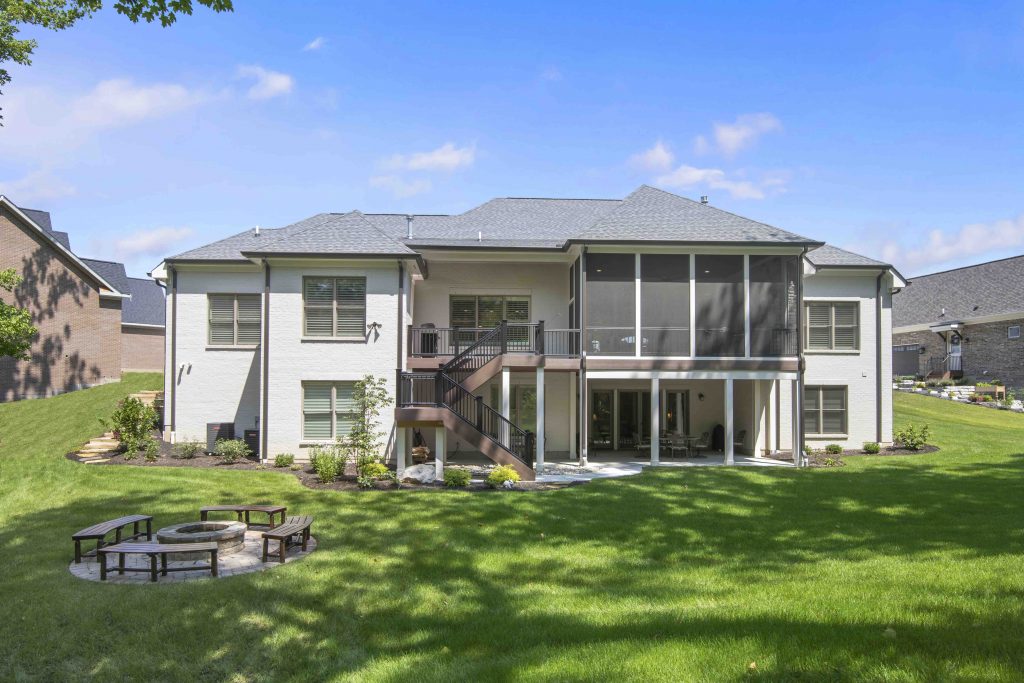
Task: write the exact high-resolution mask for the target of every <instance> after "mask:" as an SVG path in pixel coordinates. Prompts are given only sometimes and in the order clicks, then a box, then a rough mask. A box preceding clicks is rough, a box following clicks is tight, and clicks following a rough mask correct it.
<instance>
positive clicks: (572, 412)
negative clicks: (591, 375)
mask: <svg viewBox="0 0 1024 683" xmlns="http://www.w3.org/2000/svg"><path fill="white" fill-rule="evenodd" d="M577 384H578V382H577V380H576V373H575V372H570V373H569V459H570V460H575V459H576V454H577V451H576V417H577V415H576V390H577V386H576V385H577Z"/></svg>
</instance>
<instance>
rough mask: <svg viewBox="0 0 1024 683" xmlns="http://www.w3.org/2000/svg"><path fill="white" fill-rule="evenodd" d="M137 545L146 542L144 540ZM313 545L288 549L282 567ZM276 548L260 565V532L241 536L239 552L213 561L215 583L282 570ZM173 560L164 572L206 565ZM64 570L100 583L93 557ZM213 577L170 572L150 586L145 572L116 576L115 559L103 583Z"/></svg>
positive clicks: (141, 561)
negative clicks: (215, 568)
mask: <svg viewBox="0 0 1024 683" xmlns="http://www.w3.org/2000/svg"><path fill="white" fill-rule="evenodd" d="M137 542H146V541H144V540H141V539H140V541H137ZM316 547H317V542H316V539H315V538H313V537H312V536H310V537H309V544H308V546H307V549H306V550H305V551H303V550H302V547H301V546H294V547H292V548H289V549H288V554H287V555H286V556H285V564H291V563H292V562H298V561H299V560H302V559H304V558H305V557H306V556H307V555H309V554H310V553H312V552H313V551H314V550H316ZM276 548H277V542H276V541H271V542H270V550H271V558H270V560H269V561H268V562H263V560H262V557H263V530H262V529H252V530H247V531H246V532H245V541H244V543H243V545H242V548H241V550H239V551H238V552H236V553H233V554H231V555H227V556H225V557H221V558H218V560H217V574H218V576H217V577H216V579H225V578H228V577H231V576H239V575H241V574H253V573H255V572H261V571H266V570H268V569H274V568H276V567H280V566H282V564H281V563H280V562H275V561H274V557H275V555H274V552H273V551H274V550H276ZM172 558H173V556H169V557H168V558H167V566H168V568H171V569H173V568H175V567H189V566H192V567H197V566H200V565H203V564H207V563H208V562H207V561H206V560H205V559H204V560H178V561H175V560H174V559H172ZM125 567H136V568H142V569H146V568H148V567H149V558H148V557H147V556H145V555H126V556H125ZM68 570H69V571H70V572H71V573H72V575H74V576H76V577H78V578H80V579H85V580H86V581H99V580H100V564H99V561H98V560H97V559H96V558H95V557H88V558H83V559H82V562H81V563H79V564H75V562H74V561H72V562H71V563H70V564H69V565H68ZM214 578H215V577H213V576H211V575H210V572H209V571H194V572H170V573H168V574H167V576H160V577H159V578H158V580H157V582H156V584H153V582H152V581H150V580H149V574H148V573H146V572H125V573H124V574H118V573H117V560H116V559H115V558H109V559H108V562H107V580H106V581H104V583H132V584H152V585H157V584H161V583H181V582H184V581H205V580H210V579H214Z"/></svg>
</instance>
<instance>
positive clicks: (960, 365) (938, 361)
mask: <svg viewBox="0 0 1024 683" xmlns="http://www.w3.org/2000/svg"><path fill="white" fill-rule="evenodd" d="M963 371H964V358H963V356H954V355H951V354H947V355H946V356H930V357H929V358H928V374H929V375H930V374H932V373H945V372H963Z"/></svg>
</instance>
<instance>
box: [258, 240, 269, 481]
mask: <svg viewBox="0 0 1024 683" xmlns="http://www.w3.org/2000/svg"><path fill="white" fill-rule="evenodd" d="M262 346H263V358H262V363H261V365H262V366H263V367H262V371H263V414H262V415H261V416H260V432H261V434H260V460H262V461H263V462H266V461H267V457H268V453H267V448H269V445H270V438H269V431H270V429H269V425H268V424H267V422H268V420H267V416H268V415H269V413H270V407H269V406H268V405H267V402H268V398H269V395H270V386H269V383H270V264H269V263H267V259H263V345H262Z"/></svg>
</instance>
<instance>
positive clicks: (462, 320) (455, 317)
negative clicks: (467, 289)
mask: <svg viewBox="0 0 1024 683" xmlns="http://www.w3.org/2000/svg"><path fill="white" fill-rule="evenodd" d="M449 302H450V305H451V318H450V320H451V326H452V327H480V328H486V329H493V328H495V327H497V326H498V325H500V324H501V321H502V320H507V321H509V322H510V323H528V322H530V297H528V296H499V295H493V294H480V295H476V294H457V295H452V297H451V298H450V300H449Z"/></svg>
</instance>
